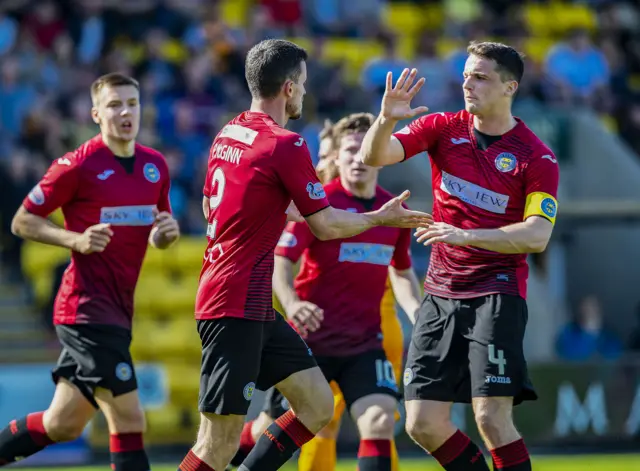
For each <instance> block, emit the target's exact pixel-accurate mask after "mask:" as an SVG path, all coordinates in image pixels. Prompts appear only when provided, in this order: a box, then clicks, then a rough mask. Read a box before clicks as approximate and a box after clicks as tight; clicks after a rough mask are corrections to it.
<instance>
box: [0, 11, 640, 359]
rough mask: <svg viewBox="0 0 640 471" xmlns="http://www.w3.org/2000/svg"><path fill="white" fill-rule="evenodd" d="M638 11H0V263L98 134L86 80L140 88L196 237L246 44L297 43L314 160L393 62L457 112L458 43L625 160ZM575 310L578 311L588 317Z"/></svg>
mask: <svg viewBox="0 0 640 471" xmlns="http://www.w3.org/2000/svg"><path fill="white" fill-rule="evenodd" d="M637 5H638V4H637V2H632V1H624V0H619V1H605V0H591V1H589V0H584V1H575V2H560V1H555V0H550V1H520V2H514V1H510V0H491V1H490V0H441V1H435V0H413V1H409V0H404V1H391V0H388V1H387V0H349V1H344V0H217V1H216V0H136V1H132V0H58V1H54V0H1V1H0V178H2V180H1V181H2V184H1V185H0V220H1V226H0V231H1V233H2V237H3V243H2V245H3V247H4V250H3V252H4V255H3V261H4V264H5V265H9V266H13V267H15V269H16V270H18V271H19V263H20V262H19V258H18V257H17V253H18V251H17V250H15V248H16V247H17V246H16V245H15V244H16V243H17V241H15V240H14V239H13V238H12V237H11V235H10V231H9V225H10V220H11V216H12V215H13V213H14V212H15V210H16V208H17V207H18V206H19V205H20V202H21V201H22V198H23V197H24V195H26V194H27V192H28V191H29V189H30V188H31V187H32V186H33V185H34V184H35V183H36V182H37V180H38V179H39V178H40V177H41V176H42V174H43V173H44V172H45V170H46V168H47V167H48V165H49V163H50V162H51V160H52V159H54V158H56V157H58V156H60V155H62V154H64V153H65V152H66V151H68V150H71V149H73V148H75V147H77V146H78V145H79V144H80V143H82V142H83V141H85V140H86V139H87V138H89V137H92V136H93V135H95V133H96V132H97V128H96V126H95V125H94V123H93V122H92V120H91V117H90V113H89V111H90V108H91V101H90V95H89V85H90V84H91V82H92V81H93V80H94V79H95V78H96V77H97V76H98V75H100V74H103V73H106V72H112V71H120V72H124V73H128V74H131V75H133V76H134V77H136V78H138V79H139V81H140V83H141V87H142V90H141V94H142V103H143V123H142V131H141V135H140V137H139V140H140V141H141V142H142V143H144V144H146V145H150V146H153V147H156V148H158V149H160V150H161V151H162V152H163V153H164V155H165V156H166V158H167V160H168V163H169V168H170V171H171V172H172V178H173V186H172V192H171V203H172V206H173V210H174V212H175V214H176V217H177V218H178V219H179V221H180V223H181V226H182V228H183V232H185V233H190V234H199V233H201V232H202V231H203V229H204V227H205V226H204V224H202V215H201V190H202V184H203V178H204V175H203V173H204V171H205V169H206V165H205V160H206V158H207V153H208V147H209V145H210V143H211V138H212V137H213V136H214V135H215V134H216V132H217V130H218V129H219V128H220V127H221V125H222V124H223V123H224V122H226V121H227V120H228V119H230V117H232V116H233V115H235V114H237V113H238V112H240V111H243V110H244V109H246V108H247V107H248V105H249V102H250V97H249V95H248V92H247V89H246V86H245V80H244V56H245V53H246V51H247V50H248V49H249V48H250V47H251V46H252V45H253V44H255V43H256V42H257V41H259V40H261V39H265V38H269V37H283V38H290V39H293V40H297V39H299V41H297V42H299V43H300V44H301V45H303V46H305V47H307V48H308V51H309V54H310V60H309V64H308V66H309V74H308V75H309V82H308V86H307V91H308V94H307V97H306V99H305V109H304V115H303V118H302V119H301V120H299V121H297V122H294V123H291V127H292V128H293V129H294V130H296V131H297V132H300V133H301V134H302V135H303V136H304V137H305V139H306V141H307V142H308V143H309V146H310V149H311V151H312V154H313V155H314V157H315V155H317V150H318V133H319V131H320V130H321V128H322V126H323V123H324V120H325V119H326V118H330V119H337V118H339V117H341V116H343V115H344V114H346V113H349V112H353V111H363V110H366V111H372V112H374V113H375V112H377V109H378V107H379V101H380V96H381V93H382V90H383V88H384V79H385V75H386V73H387V71H389V70H391V71H393V72H394V75H395V76H397V75H399V73H400V71H401V70H402V68H404V67H405V66H407V65H410V66H414V67H417V68H418V70H419V73H420V75H423V76H425V77H426V78H427V85H426V86H425V87H424V88H423V91H422V92H421V94H420V96H419V97H418V98H417V100H416V102H417V103H418V104H420V105H426V106H428V107H429V108H430V110H431V111H440V110H448V109H450V110H454V109H459V108H460V107H461V106H462V102H461V100H462V94H461V93H460V86H461V83H462V70H463V67H464V61H465V59H466V51H465V49H466V45H467V44H468V42H469V40H471V39H476V40H485V39H492V40H500V41H504V42H507V43H509V44H512V45H514V46H515V47H517V48H518V49H519V50H521V51H522V52H524V53H525V54H526V56H527V60H526V72H525V79H524V81H523V83H522V84H521V88H520V93H519V96H518V100H519V101H527V100H531V101H535V102H542V103H545V104H547V105H549V106H554V107H555V106H557V107H565V108H567V107H568V108H570V109H572V110H575V112H579V110H580V107H584V106H587V107H590V108H591V109H593V110H595V111H596V112H597V114H598V115H599V116H600V117H601V118H602V120H603V123H604V124H605V125H606V127H607V128H608V129H609V130H610V131H611V132H612V133H616V134H618V135H620V136H621V138H622V139H623V140H624V141H626V142H627V144H628V145H629V146H630V147H632V148H633V149H635V150H636V152H638V153H640V9H639V8H638V6H637ZM603 158H606V156H603ZM586 303H587V305H586V307H585V306H583V308H584V310H586V311H585V312H593V310H594V309H595V308H594V307H593V305H591V307H589V305H588V301H586ZM589 309H591V311H589ZM579 317H580V316H579ZM587 317H588V316H587ZM587 330H588V329H587ZM591 331H593V329H591ZM574 334H575V332H574V331H573V330H571V329H569V330H567V331H566V332H563V334H562V335H566V336H567V338H570V339H573V340H575V341H576V342H578V340H576V337H575V335H574ZM572 335H573V336H572ZM638 338H639V339H640V336H639V337H638ZM581 339H582V338H581ZM582 341H584V342H587V341H586V340H584V339H582ZM620 342H621V341H618V343H620ZM563 343H564V344H565V345H567V344H570V342H569V343H568V342H563ZM597 345H600V344H599V343H598V344H597ZM638 345H639V346H638V348H640V340H638ZM585 348H594V347H593V345H591V344H590V345H589V346H587V347H585ZM598 348H600V347H598ZM602 348H603V349H604V350H605V351H606V352H609V353H610V352H617V351H619V350H620V349H621V348H622V347H618V346H617V344H616V343H615V342H613V341H611V342H609V341H606V342H605V341H603V346H602ZM559 353H560V354H561V355H563V356H566V357H567V358H569V357H571V355H572V354H573V353H567V352H564V353H563V352H562V351H561V352H559ZM609 353H607V354H609Z"/></svg>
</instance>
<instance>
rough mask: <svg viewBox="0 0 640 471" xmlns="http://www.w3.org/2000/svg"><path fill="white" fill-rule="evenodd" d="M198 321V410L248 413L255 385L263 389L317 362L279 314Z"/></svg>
mask: <svg viewBox="0 0 640 471" xmlns="http://www.w3.org/2000/svg"><path fill="white" fill-rule="evenodd" d="M276 314H277V313H276ZM197 325H198V333H199V334H200V339H201V340H202V365H201V372H200V397H199V400H198V410H200V412H208V413H213V414H218V415H230V414H234V415H246V414H247V411H248V410H249V405H250V403H251V397H252V396H253V392H254V390H255V389H260V390H262V391H266V390H268V389H269V388H271V387H272V386H274V385H275V384H278V383H279V382H280V381H283V380H285V379H287V378H288V377H289V376H291V375H292V374H294V373H297V372H298V371H303V370H306V369H309V368H313V367H315V366H317V363H316V361H315V359H314V358H313V355H312V353H311V350H310V349H309V347H308V346H307V344H306V343H305V342H304V340H302V338H300V336H299V335H298V334H297V333H296V331H295V330H293V328H292V327H291V326H290V325H289V324H288V323H287V321H286V320H285V319H284V318H283V317H282V316H281V315H279V314H277V315H276V316H275V319H274V320H271V321H253V320H247V319H239V318H234V317H223V318H220V319H211V320H199V321H197Z"/></svg>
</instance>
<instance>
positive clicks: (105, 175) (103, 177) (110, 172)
mask: <svg viewBox="0 0 640 471" xmlns="http://www.w3.org/2000/svg"><path fill="white" fill-rule="evenodd" d="M114 173H116V171H115V170H111V169H109V170H105V171H104V172H102V173H100V174H98V180H103V181H104V180H106V179H107V178H109V177H110V176H111V175H113V174H114Z"/></svg>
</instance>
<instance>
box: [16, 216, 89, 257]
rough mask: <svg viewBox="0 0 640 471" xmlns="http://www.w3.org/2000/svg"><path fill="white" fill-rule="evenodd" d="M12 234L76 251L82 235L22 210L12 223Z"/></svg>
mask: <svg viewBox="0 0 640 471" xmlns="http://www.w3.org/2000/svg"><path fill="white" fill-rule="evenodd" d="M11 232H12V233H13V234H14V235H15V236H17V237H20V238H22V239H26V240H32V241H34V242H40V243H41V244H48V245H56V246H58V247H64V248H66V249H70V250H75V249H76V242H77V241H78V238H79V237H80V236H81V234H78V233H77V232H72V231H68V230H66V229H64V228H62V227H60V226H58V225H56V224H54V223H53V222H51V221H49V220H48V219H46V218H43V217H40V216H36V215H35V214H31V213H29V212H28V211H27V210H26V209H24V208H20V209H19V210H18V212H17V213H16V215H15V216H14V218H13V221H11Z"/></svg>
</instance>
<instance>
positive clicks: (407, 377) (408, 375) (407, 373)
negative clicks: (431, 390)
mask: <svg viewBox="0 0 640 471" xmlns="http://www.w3.org/2000/svg"><path fill="white" fill-rule="evenodd" d="M402 381H403V383H404V385H405V386H408V385H409V384H411V381H413V370H412V369H411V368H407V369H406V370H404V377H403V378H402Z"/></svg>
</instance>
